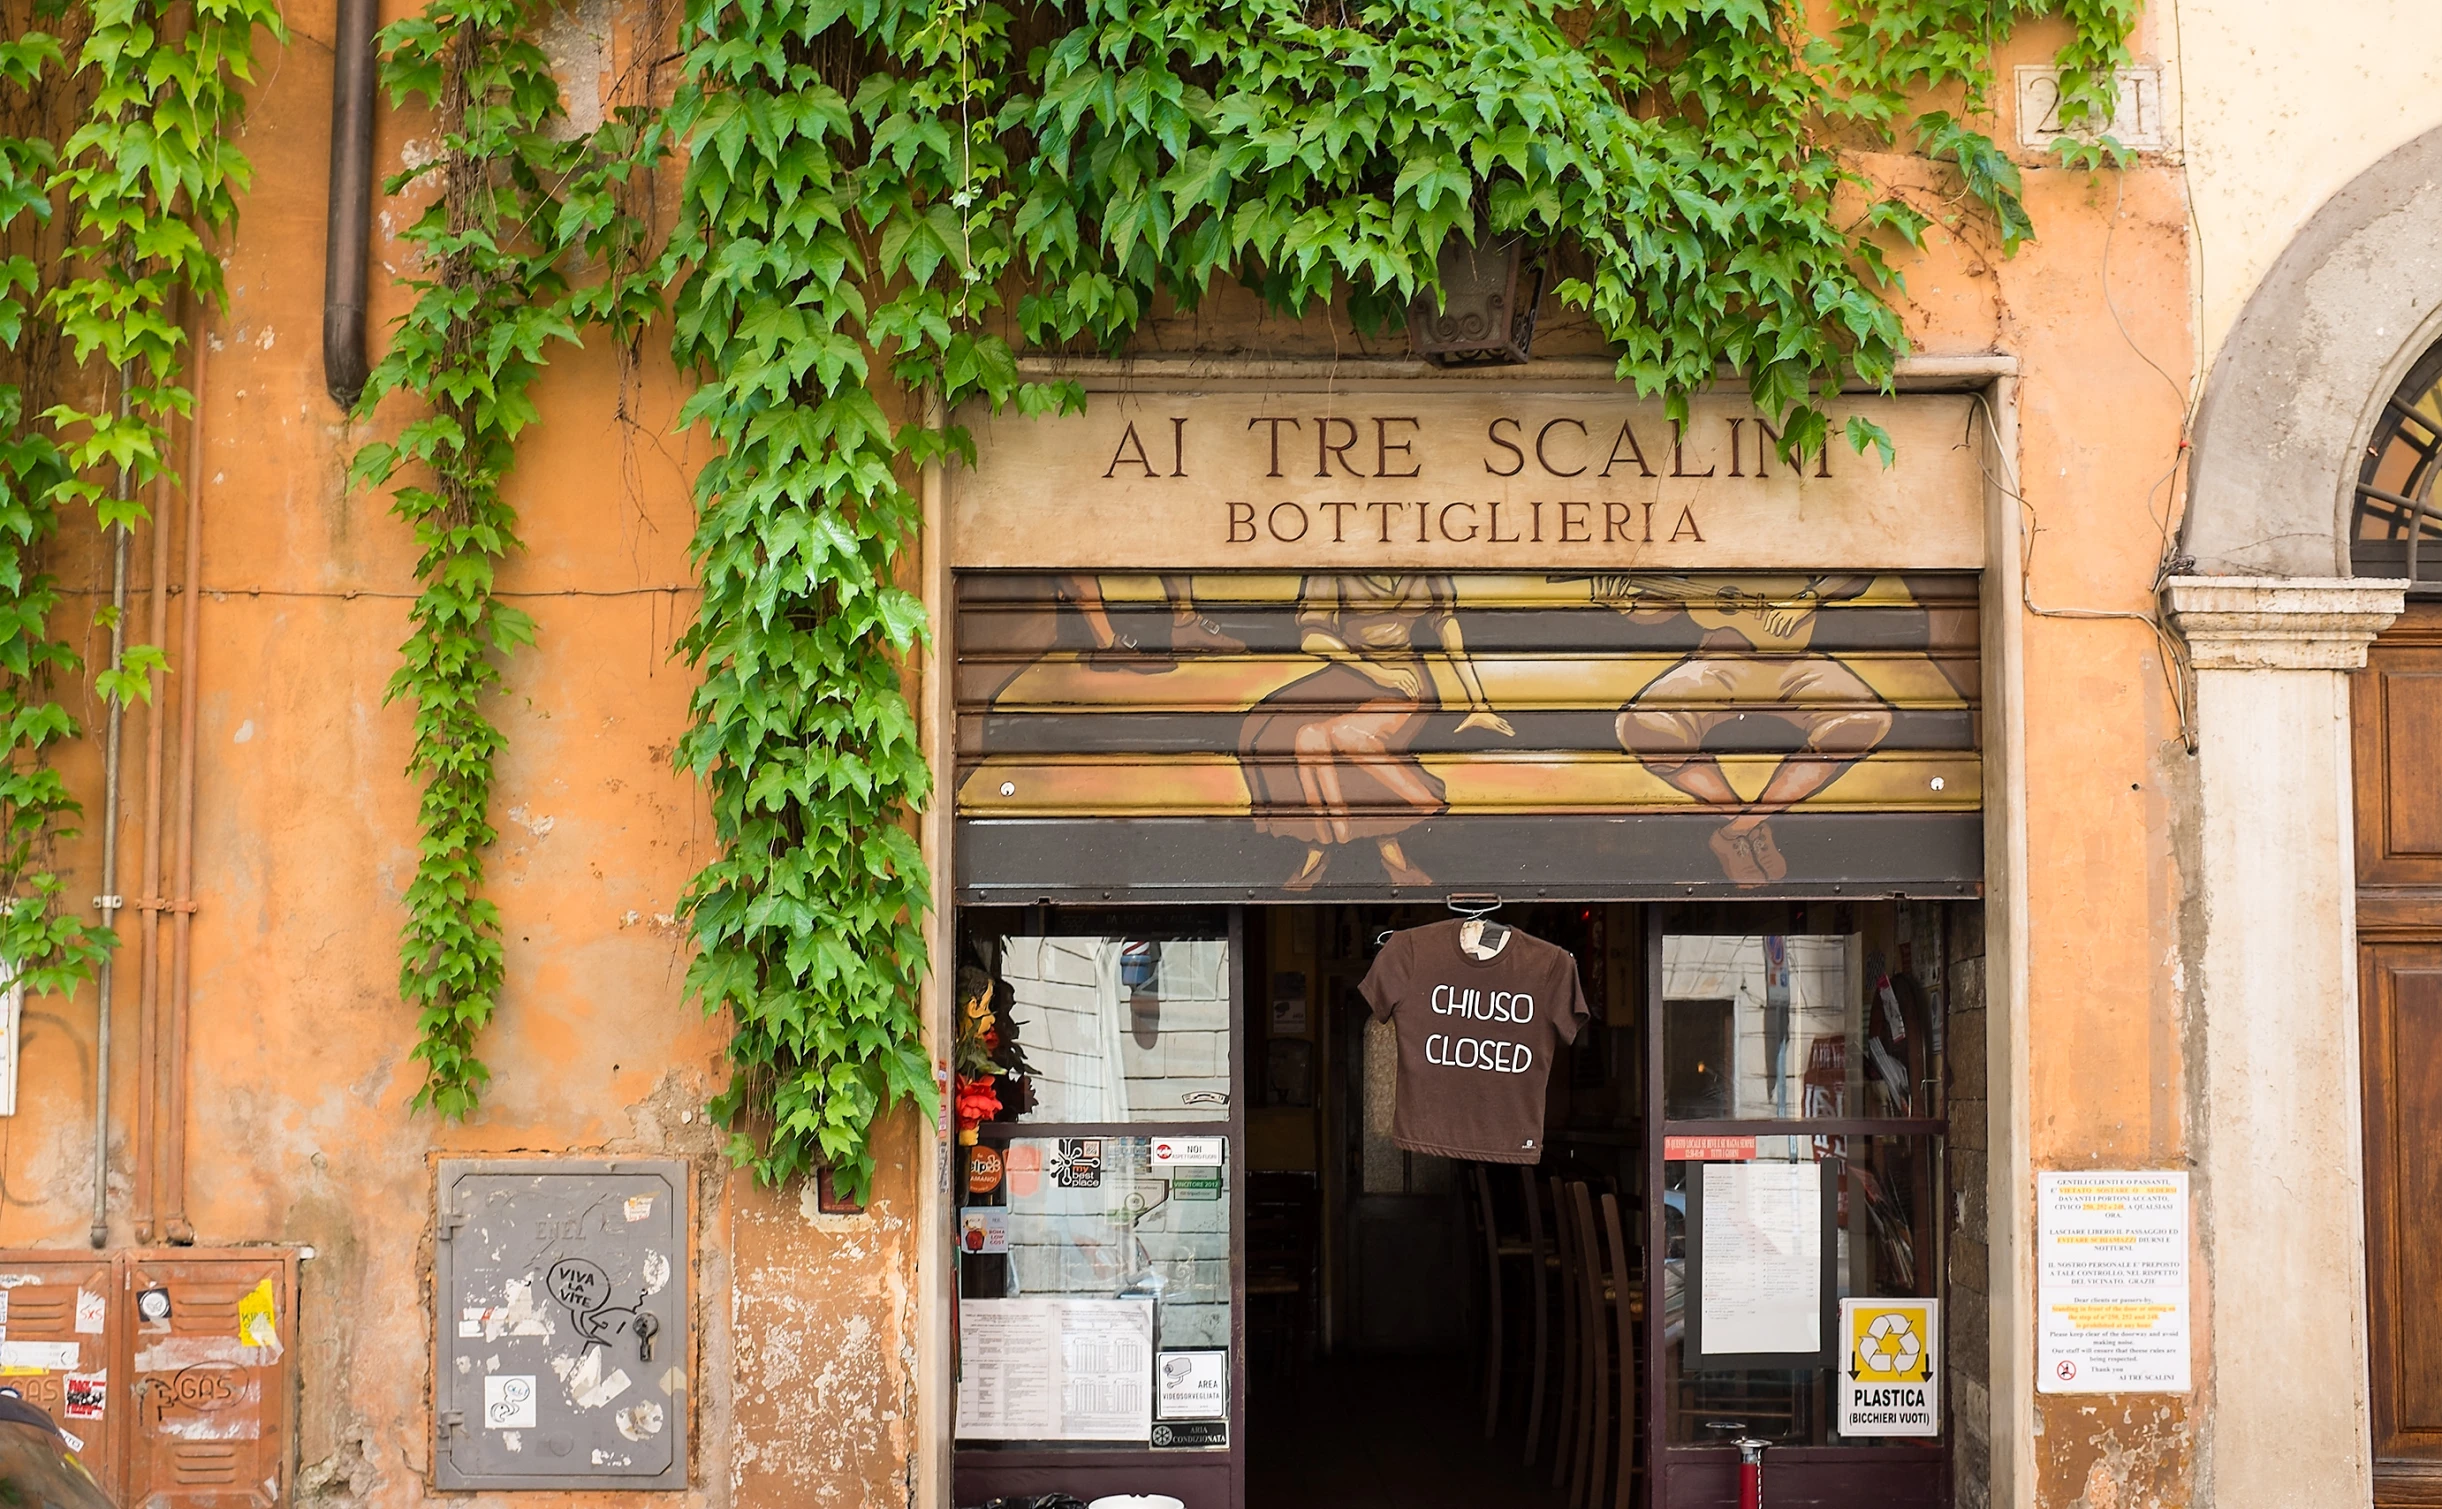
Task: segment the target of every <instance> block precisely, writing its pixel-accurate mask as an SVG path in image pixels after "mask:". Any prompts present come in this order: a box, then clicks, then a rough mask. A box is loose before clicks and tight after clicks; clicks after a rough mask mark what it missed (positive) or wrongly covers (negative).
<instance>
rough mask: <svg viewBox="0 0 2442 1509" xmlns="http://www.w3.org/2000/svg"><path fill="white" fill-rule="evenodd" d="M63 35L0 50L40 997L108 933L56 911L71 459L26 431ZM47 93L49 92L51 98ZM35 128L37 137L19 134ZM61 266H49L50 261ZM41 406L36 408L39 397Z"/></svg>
mask: <svg viewBox="0 0 2442 1509" xmlns="http://www.w3.org/2000/svg"><path fill="white" fill-rule="evenodd" d="M63 62H64V59H63V57H62V49H61V46H60V43H59V40H58V38H56V37H53V36H51V35H49V34H48V33H45V32H38V31H31V30H28V31H24V32H21V33H20V34H18V35H17V36H15V37H13V38H11V39H9V40H7V41H5V42H0V89H5V91H6V93H7V95H8V104H9V107H10V108H9V118H10V127H11V128H12V129H11V131H10V133H9V134H6V135H0V246H5V247H6V248H7V250H6V253H5V254H0V350H4V351H5V352H6V353H7V355H8V357H9V359H10V365H9V373H8V376H9V378H10V379H11V380H9V381H5V382H0V740H5V741H6V744H5V747H6V749H7V751H8V758H7V763H6V765H5V766H4V767H0V961H5V964H6V967H7V969H8V970H9V972H10V973H11V974H12V975H22V977H23V978H24V979H25V981H26V983H27V985H28V986H29V987H30V988H32V989H34V990H36V991H43V992H53V991H64V990H66V989H68V988H70V987H71V986H72V985H73V984H74V983H75V981H76V980H77V979H79V978H81V977H82V976H84V975H85V974H86V973H87V972H89V971H90V970H91V969H92V967H93V964H94V963H95V961H96V960H97V959H98V958H99V957H100V955H101V952H102V949H103V946H104V942H105V938H104V936H103V935H102V934H101V933H100V932H99V931H98V930H97V929H95V928H93V927H92V926H90V925H89V924H87V923H86V922H85V921H84V920H83V918H81V917H79V916H77V915H75V914H74V913H73V912H69V911H65V910H63V909H62V908H61V907H60V905H59V896H60V892H61V890H62V889H63V882H62V881H61V879H60V877H59V873H58V871H57V870H55V869H54V868H52V866H51V863H50V853H51V846H52V845H53V844H54V843H56V842H57V841H58V840H60V839H63V838H72V837H74V836H75V829H74V828H73V827H72V826H70V825H71V824H73V823H74V822H75V820H76V817H77V814H78V811H79V808H78V804H77V801H76V798H75V796H74V795H73V794H72V793H71V792H70V791H69V789H68V784H67V782H66V781H65V780H63V779H62V778H61V776H60V774H59V772H58V770H56V769H55V768H53V767H52V765H51V764H50V762H49V754H50V751H51V750H52V749H53V748H54V747H55V746H56V745H58V744H59V743H61V742H62V741H64V740H67V739H70V738H73V737H74V736H75V734H76V722H75V720H74V719H73V718H71V717H70V716H69V715H68V711H67V709H66V708H65V707H64V706H62V705H61V703H60V701H59V700H58V693H57V683H58V682H59V680H60V679H61V678H63V677H66V676H68V675H72V674H73V673H74V672H75V670H76V667H77V659H76V653H75V651H74V650H72V649H71V648H70V647H69V646H68V644H67V643H66V642H65V641H64V640H62V639H61V638H59V637H58V636H57V635H56V634H55V633H54V632H53V630H52V628H51V614H52V612H53V611H54V610H55V609H56V608H57V607H58V606H59V586H58V583H57V581H56V580H55V579H54V578H53V577H52V576H51V575H50V574H49V573H48V572H46V571H44V570H43V569H42V565H41V555H42V552H43V550H44V547H45V546H46V545H47V544H48V543H49V541H50V540H51V538H52V537H53V536H54V535H56V534H57V533H58V531H59V503H58V499H59V494H60V491H61V489H62V487H63V486H64V485H65V484H66V482H67V481H68V479H69V472H68V464H67V459H66V458H65V457H64V456H63V455H62V454H61V452H60V448H59V445H58V443H57V442H56V441H55V440H53V439H52V437H51V436H50V434H49V433H48V432H47V431H46V430H45V429H43V428H40V427H37V426H35V425H33V424H31V423H29V415H28V413H27V405H28V388H29V386H33V387H34V388H35V391H36V392H37V393H39V392H40V391H41V387H40V386H39V385H41V384H43V382H44V380H45V378H46V377H48V376H49V369H50V367H51V365H52V364H51V362H50V361H49V360H47V358H49V357H51V356H52V355H53V354H54V353H53V352H51V351H50V350H48V349H43V348H46V347H49V346H51V345H54V344H55V342H49V341H45V340H44V339H43V337H44V336H45V335H48V334H50V333H51V332H49V331H48V330H47V329H46V328H45V327H44V325H43V323H42V319H41V310H40V307H39V306H40V303H41V296H42V293H43V291H44V278H43V268H44V266H45V264H46V262H49V261H51V258H50V257H49V256H48V255H47V254H49V253H51V252H52V251H53V249H54V248H53V243H51V242H50V240H49V236H48V233H49V231H50V228H51V223H52V205H51V197H50V193H49V183H50V179H51V174H52V171H53V169H54V167H55V165H56V157H55V153H54V151H53V148H52V145H51V143H50V141H49V140H48V139H47V138H46V137H45V136H43V135H41V134H39V131H40V127H41V126H42V125H43V124H44V122H45V119H46V117H48V116H49V115H50V114H51V113H52V112H51V111H50V110H49V109H48V108H46V107H47V106H49V105H50V104H52V100H51V99H49V98H47V97H46V96H48V95H50V94H54V93H55V92H56V91H57V89H58V87H59V85H60V81H61V74H62V73H63V72H64V68H63ZM46 85H48V86H49V88H47V89H46ZM24 131H32V132H34V133H36V134H18V133H20V132H24ZM54 265H55V264H54ZM37 401H39V400H37Z"/></svg>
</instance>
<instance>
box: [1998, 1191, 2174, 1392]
mask: <svg viewBox="0 0 2442 1509" xmlns="http://www.w3.org/2000/svg"><path fill="white" fill-rule="evenodd" d="M2036 1184H2037V1192H2036V1198H2037V1201H2038V1204H2039V1207H2040V1208H2039V1210H2038V1219H2039V1221H2040V1224H2041V1243H2040V1248H2039V1252H2038V1263H2039V1277H2038V1288H2037V1298H2036V1307H2037V1309H2038V1310H2039V1311H2040V1312H2041V1320H2040V1321H2039V1323H2038V1326H2037V1372H2036V1379H2035V1383H2036V1387H2037V1388H2039V1389H2040V1390H2042V1391H2043V1392H2045V1393H2048V1394H2106V1393H2185V1392H2186V1391H2187V1390H2188V1387H2189V1383H2188V1176H2187V1175H2186V1174H2184V1173H2168V1172H2152V1171H2135V1172H2108V1171H2098V1172H2086V1173H2050V1174H2042V1175H2038V1176H2037V1180H2036Z"/></svg>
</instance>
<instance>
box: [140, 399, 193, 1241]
mask: <svg viewBox="0 0 2442 1509" xmlns="http://www.w3.org/2000/svg"><path fill="white" fill-rule="evenodd" d="M190 422H191V421H190ZM169 492H170V489H169V478H168V475H167V474H166V473H165V474H164V475H163V476H162V477H161V479H160V480H159V481H158V482H156V483H155V484H154V487H153V510H152V512H153V525H152V536H153V538H152V555H153V590H152V603H151V611H150V616H148V617H147V618H146V619H145V624H144V638H145V643H147V644H154V645H160V646H162V647H163V648H164V649H165V650H166V649H167V648H168V646H169V642H170V640H169V627H170V625H169V618H170V509H169V501H170V499H169ZM151 681H152V700H151V701H150V702H148V703H146V704H145V709H144V879H143V881H142V883H141V885H140V887H139V889H138V890H137V892H136V907H135V910H136V935H135V946H136V1169H135V1174H136V1189H135V1196H136V1198H135V1206H136V1208H135V1227H136V1240H137V1242H139V1243H142V1244H145V1245H150V1244H151V1242H152V1240H153V1195H154V1189H155V1178H154V1173H155V1169H156V1166H157V1164H158V1160H159V1157H160V1146H161V1136H160V1133H161V1124H160V1117H159V1115H158V1114H157V1113H158V1111H159V1109H160V1105H161V1074H160V1069H161V908H162V907H163V905H165V903H164V902H163V901H162V899H161V746H162V736H163V735H164V733H166V732H167V730H165V729H164V728H163V727H162V725H163V723H164V722H165V721H166V720H165V718H164V716H163V715H164V713H165V712H166V711H167V709H166V708H165V707H164V706H163V705H162V701H161V672H159V671H154V672H152V673H151Z"/></svg>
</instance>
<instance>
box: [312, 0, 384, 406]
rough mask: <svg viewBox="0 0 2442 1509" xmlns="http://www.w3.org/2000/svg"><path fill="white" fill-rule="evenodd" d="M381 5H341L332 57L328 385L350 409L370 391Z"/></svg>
mask: <svg viewBox="0 0 2442 1509" xmlns="http://www.w3.org/2000/svg"><path fill="white" fill-rule="evenodd" d="M379 20H380V0H339V31H338V36H337V39H336V40H335V41H334V43H333V44H332V49H331V186H330V206H329V212H330V222H329V228H328V235H327V238H326V240H325V241H324V252H323V265H322V382H323V386H325V387H326V388H328V389H329V390H330V394H331V398H332V399H333V400H334V401H335V402H337V403H338V405H339V406H340V407H341V408H342V409H350V408H354V407H355V406H356V398H357V395H358V394H360V393H362V392H364V390H365V374H366V372H367V371H368V370H369V368H368V366H367V364H366V361H365V272H366V265H367V263H368V262H369V261H370V260H371V245H372V233H373V92H374V57H373V33H374V31H375V30H376V29H377V25H378V23H379Z"/></svg>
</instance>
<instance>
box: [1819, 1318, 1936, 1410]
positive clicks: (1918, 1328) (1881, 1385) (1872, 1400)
mask: <svg viewBox="0 0 2442 1509" xmlns="http://www.w3.org/2000/svg"><path fill="white" fill-rule="evenodd" d="M1941 1338H1942V1323H1941V1301H1940V1300H1935V1299H1844V1300H1842V1301H1840V1339H1841V1358H1840V1434H1842V1435H1844V1436H1936V1435H1940V1434H1941V1431H1942V1341H1941Z"/></svg>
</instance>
